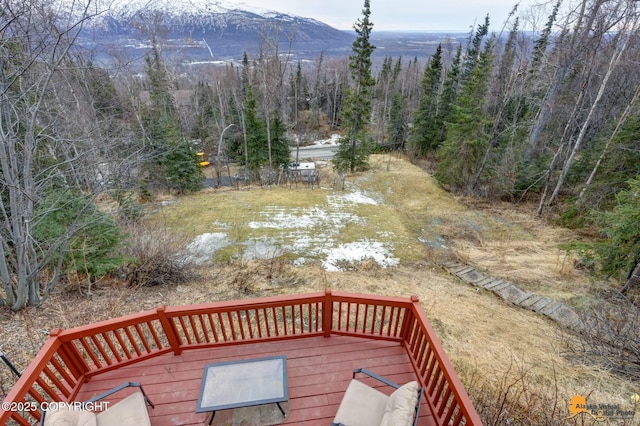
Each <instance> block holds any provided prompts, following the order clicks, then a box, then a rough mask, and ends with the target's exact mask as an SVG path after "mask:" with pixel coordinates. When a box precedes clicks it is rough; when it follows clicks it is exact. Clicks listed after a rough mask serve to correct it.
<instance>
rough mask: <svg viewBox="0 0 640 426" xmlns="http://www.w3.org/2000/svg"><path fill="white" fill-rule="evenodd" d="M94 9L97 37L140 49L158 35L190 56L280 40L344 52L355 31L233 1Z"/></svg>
mask: <svg viewBox="0 0 640 426" xmlns="http://www.w3.org/2000/svg"><path fill="white" fill-rule="evenodd" d="M60 1H65V0H60ZM75 4H79V3H75ZM94 10H95V12H94V16H93V17H92V18H91V20H90V21H89V22H88V25H87V26H86V28H87V30H88V31H87V37H88V38H89V37H90V38H91V40H93V41H96V40H99V41H100V43H101V44H104V43H105V42H106V43H108V44H111V45H112V46H115V47H118V46H120V47H122V46H125V47H128V48H129V50H131V49H133V50H139V49H144V48H148V42H149V40H150V39H151V37H152V36H154V35H155V36H156V38H157V39H160V40H162V41H163V43H166V44H168V45H169V46H172V45H173V47H174V48H175V49H177V50H178V51H179V52H180V55H183V56H184V57H185V60H196V61H197V60H204V59H209V60H211V59H226V58H230V57H233V58H241V57H242V55H243V53H244V52H245V51H247V52H248V53H255V52H257V50H258V48H259V46H260V45H261V44H262V43H265V42H269V43H272V44H273V43H274V42H275V41H276V40H277V41H278V42H279V43H280V44H281V49H280V51H282V52H284V51H288V50H289V48H291V50H292V51H293V52H294V53H296V52H298V53H305V52H306V53H307V54H309V55H311V54H313V55H314V56H317V55H318V54H319V52H320V51H321V50H323V51H324V52H325V54H327V53H328V54H331V52H336V53H337V52H341V53H343V52H346V51H348V50H349V49H350V47H351V42H352V40H353V37H354V35H352V34H350V33H347V32H343V31H339V30H337V29H335V28H332V27H330V26H329V25H326V24H324V23H322V22H320V21H317V20H315V19H311V18H304V17H300V16H294V15H289V14H286V13H281V12H278V11H273V10H267V9H260V8H256V7H253V6H249V5H246V4H244V3H235V2H230V1H215V0H214V1H211V0H133V1H129V0H98V3H94V6H93V8H92V12H93V11H94ZM89 33H91V34H89ZM175 49H174V50H175ZM136 53H140V52H136Z"/></svg>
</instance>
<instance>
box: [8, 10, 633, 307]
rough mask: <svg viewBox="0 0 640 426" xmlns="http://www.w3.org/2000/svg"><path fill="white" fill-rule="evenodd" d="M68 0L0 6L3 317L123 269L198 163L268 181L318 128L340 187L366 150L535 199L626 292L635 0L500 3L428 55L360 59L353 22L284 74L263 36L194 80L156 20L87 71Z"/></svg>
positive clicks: (477, 189) (362, 51)
mask: <svg viewBox="0 0 640 426" xmlns="http://www.w3.org/2000/svg"><path fill="white" fill-rule="evenodd" d="M78 4H79V3H76V4H75V6H76V8H75V10H74V13H68V12H69V11H65V10H64V9H63V8H62V7H56V8H53V7H52V6H51V5H49V2H46V1H40V0H32V1H28V2H14V1H10V0H3V1H2V6H3V7H2V8H1V12H0V30H1V32H2V38H1V40H0V61H1V66H0V85H1V88H0V96H1V97H0V132H1V134H0V138H1V140H2V148H1V149H0V179H1V184H2V185H1V188H2V189H1V190H2V197H1V199H0V208H1V209H2V213H3V214H2V225H3V226H2V245H1V246H0V250H1V254H2V256H0V279H1V280H2V291H1V292H0V304H1V305H5V306H8V307H10V308H11V309H14V310H20V309H22V308H24V307H25V306H28V305H39V304H40V303H42V302H43V301H44V300H45V299H46V297H47V295H48V294H49V293H50V291H51V290H52V289H53V288H54V287H55V285H56V284H57V283H58V282H59V281H60V280H61V279H65V280H79V281H81V282H87V283H90V282H93V281H95V280H97V279H99V278H100V277H103V276H105V275H107V274H110V273H113V272H116V271H121V270H122V268H124V267H125V265H131V264H135V261H133V262H132V259H131V257H130V256H129V255H128V254H126V253H125V252H124V251H123V250H122V247H123V244H124V243H125V242H126V241H127V238H128V235H127V233H126V231H127V230H128V229H129V228H128V227H130V226H132V224H135V223H136V222H137V221H139V220H140V219H141V218H142V217H143V215H144V203H145V202H147V201H150V200H153V199H154V198H155V197H156V196H157V195H158V194H162V193H167V192H171V193H175V194H184V193H188V192H193V191H198V190H199V189H200V188H201V185H202V180H203V170H202V168H200V167H199V166H198V164H197V163H198V161H197V158H198V157H197V156H196V153H198V152H201V153H204V155H206V156H207V157H209V158H208V159H209V162H210V164H211V166H210V167H213V168H215V171H216V175H217V177H218V178H220V177H221V176H222V175H223V170H222V169H223V168H224V167H225V166H227V165H228V164H230V163H231V164H234V165H235V166H236V167H237V168H239V169H240V170H239V172H238V174H239V176H241V177H242V182H243V183H245V184H249V183H251V184H260V185H274V184H278V183H281V182H284V181H285V180H286V178H287V171H288V167H289V165H290V161H291V160H290V155H289V149H290V148H291V147H292V146H293V147H295V146H297V145H301V144H305V143H307V142H310V141H312V140H315V139H319V138H323V137H326V136H328V135H329V134H332V133H339V134H342V135H344V139H343V141H342V144H343V145H344V146H347V147H348V149H344V150H343V152H342V154H339V156H338V161H336V162H335V165H336V167H337V170H338V171H339V172H340V173H341V176H342V177H343V178H346V177H348V174H349V173H354V172H357V171H358V170H365V169H366V167H367V156H368V155H369V153H371V152H376V151H380V150H390V149H391V150H397V151H399V152H402V153H403V154H404V155H406V156H408V158H411V159H412V160H415V161H416V162H422V161H423V160H427V164H429V169H430V170H431V171H432V172H433V173H434V175H435V176H436V178H437V179H438V181H439V182H440V183H441V184H442V185H443V186H444V187H445V188H447V189H448V190H450V191H454V192H457V193H460V194H464V195H477V196H480V197H486V198H487V199H489V200H491V199H500V200H509V201H512V202H513V203H518V202H521V201H522V200H527V201H529V202H530V201H531V200H535V203H536V204H537V206H538V207H537V214H539V215H550V216H549V217H553V218H556V219H558V220H559V221H560V222H561V223H562V224H563V225H565V226H570V227H590V228H593V227H596V229H597V230H599V234H600V236H601V237H602V238H600V239H598V240H597V243H594V244H575V245H574V246H573V247H572V249H573V250H576V251H578V252H580V253H581V255H582V256H583V257H582V258H583V262H584V266H585V267H587V268H591V270H592V272H593V273H594V274H603V275H604V276H607V277H612V278H614V279H615V280H617V282H618V286H619V288H620V289H621V290H622V291H627V290H629V289H630V288H631V287H633V286H634V284H635V283H636V282H637V280H638V275H639V274H640V270H639V269H640V267H639V266H638V265H639V263H638V262H639V258H640V242H639V241H640V238H638V237H639V235H640V234H639V232H640V231H639V227H640V225H639V224H640V218H639V217H638V215H639V213H638V212H639V211H640V208H638V207H639V201H638V185H640V181H639V178H638V175H639V172H640V166H639V164H640V144H639V143H638V136H639V134H640V130H639V129H640V125H639V123H640V110H639V108H638V97H639V96H640V70H639V69H638V67H637V62H638V59H639V58H640V49H639V48H638V42H639V39H638V34H639V28H638V19H639V18H638V17H639V15H638V12H639V11H638V7H639V6H638V4H637V2H635V1H630V0H617V1H604V0H594V1H587V0H581V1H573V2H570V3H563V2H561V1H560V0H558V2H557V3H555V4H552V5H550V7H549V8H547V9H545V8H543V7H541V6H540V7H536V8H535V9H534V10H529V11H518V10H517V9H515V8H514V10H513V13H512V14H511V15H510V18H509V20H508V22H506V23H497V25H496V24H493V23H492V22H491V21H490V16H487V17H486V19H485V20H484V21H483V22H482V23H481V24H479V25H477V27H476V28H474V30H473V31H472V32H471V33H470V34H469V37H468V39H467V40H466V41H465V42H464V43H461V44H457V43H443V44H441V45H440V46H439V47H438V49H437V51H436V53H435V54H434V55H433V56H432V57H431V58H430V60H429V61H426V62H423V61H419V60H418V59H416V58H407V57H386V58H385V59H384V60H383V61H382V62H381V63H379V64H372V63H371V60H370V58H371V53H372V52H373V51H374V49H375V46H373V45H371V43H370V39H369V37H370V33H371V32H372V31H375V22H373V23H371V22H369V16H368V15H367V14H364V15H363V17H362V18H359V17H354V21H356V25H355V29H356V36H357V37H356V41H355V42H354V45H353V46H354V47H353V51H352V53H351V55H350V56H348V55H345V57H343V58H340V57H335V56H333V57H325V56H324V54H323V52H322V51H319V52H317V56H316V60H315V61H312V62H297V61H296V62H294V61H292V60H291V59H290V56H289V55H287V54H286V52H283V51H282V50H281V49H282V47H281V44H280V43H278V42H275V40H278V38H277V36H276V34H277V31H276V33H274V36H273V38H270V37H269V35H268V34H267V35H266V36H265V35H264V34H263V42H262V48H261V49H260V52H259V54H257V55H249V54H245V55H244V60H243V61H242V63H236V62H233V61H231V62H228V63H225V64H215V65H214V64H210V65H209V66H203V67H198V68H189V69H185V68H183V67H180V66H178V65H177V64H175V63H174V62H172V58H171V57H170V56H167V55H163V49H162V48H163V43H164V42H165V40H164V39H163V28H162V25H161V22H160V21H158V20H157V19H156V18H157V16H156V17H155V18H154V16H153V15H152V14H147V15H146V16H148V19H149V20H150V21H149V23H148V25H146V26H143V27H144V28H145V31H147V32H146V34H147V35H148V40H149V46H150V47H149V49H148V51H147V54H146V55H145V57H144V58H138V60H137V61H136V60H135V59H134V60H132V59H131V58H121V62H119V63H117V66H115V67H113V68H108V69H105V68H100V67H99V66H98V65H96V64H95V63H94V61H93V58H94V57H96V56H98V55H99V54H101V53H103V52H96V51H92V50H91V49H90V48H89V47H87V45H81V44H80V43H78V36H79V34H80V33H81V32H82V31H85V30H87V28H88V26H89V25H90V23H91V19H92V17H94V16H96V15H99V14H101V13H103V12H104V10H100V7H99V6H100V4H92V3H89V4H88V5H87V7H86V8H84V9H82V10H80V12H78V10H79V9H78V7H77V6H78ZM365 6H366V7H365V11H366V10H368V7H369V2H365ZM534 16H535V17H537V18H536V19H534ZM542 17H544V18H542ZM137 19H140V16H138V18H137ZM536 23H538V24H536ZM540 23H542V24H540ZM494 26H495V27H496V28H494ZM532 26H533V28H532ZM116 59H117V58H116ZM142 62H143V64H142V65H143V66H142V67H143V68H144V73H142V74H141V73H139V72H136V71H134V70H135V69H140V65H141V63H142ZM345 165H346V166H345ZM225 170H228V168H227V169H225ZM218 182H221V180H220V179H218ZM105 200H107V201H108V203H107V202H105ZM107 204H108V205H109V206H110V208H109V209H105V205H107ZM125 275H126V274H125Z"/></svg>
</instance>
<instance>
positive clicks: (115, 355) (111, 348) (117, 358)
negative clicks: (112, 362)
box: [100, 333, 122, 363]
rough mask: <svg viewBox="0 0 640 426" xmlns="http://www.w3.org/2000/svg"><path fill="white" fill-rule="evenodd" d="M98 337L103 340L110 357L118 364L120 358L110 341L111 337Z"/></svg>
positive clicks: (104, 335)
mask: <svg viewBox="0 0 640 426" xmlns="http://www.w3.org/2000/svg"><path fill="white" fill-rule="evenodd" d="M100 336H102V340H104V341H105V343H106V344H107V346H109V351H110V352H111V356H113V357H114V358H115V359H116V361H117V362H118V363H120V362H122V357H121V356H120V354H119V353H118V351H117V350H116V347H115V346H114V344H113V342H112V341H111V337H109V335H108V334H107V333H100Z"/></svg>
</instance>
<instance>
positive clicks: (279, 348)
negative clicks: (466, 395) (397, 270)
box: [77, 336, 429, 426]
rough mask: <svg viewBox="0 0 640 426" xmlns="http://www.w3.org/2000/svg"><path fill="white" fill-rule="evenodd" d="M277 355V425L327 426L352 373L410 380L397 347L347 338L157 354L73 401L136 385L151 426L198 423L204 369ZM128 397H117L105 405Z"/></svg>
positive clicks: (95, 382) (100, 380)
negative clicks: (280, 394)
mask: <svg viewBox="0 0 640 426" xmlns="http://www.w3.org/2000/svg"><path fill="white" fill-rule="evenodd" d="M281 354H285V355H286V356H287V374H288V380H289V409H290V412H289V416H288V418H287V419H286V420H285V421H284V422H283V423H282V424H283V425H308V426H314V425H327V424H329V423H330V422H331V420H332V419H333V416H334V415H335V413H336V411H337V409H338V405H339V404H340V401H341V400H342V396H343V394H344V391H345V390H346V388H347V385H348V383H349V381H350V380H351V375H352V372H353V369H355V368H360V367H363V368H368V369H370V370H372V371H374V372H376V373H378V374H381V375H383V376H385V377H387V378H389V379H390V380H393V381H395V382H397V383H405V382H407V381H409V380H415V374H414V372H413V369H412V367H411V364H410V362H409V358H408V356H407V354H406V352H405V350H404V349H403V348H402V346H400V344H399V343H395V342H388V341H380V340H368V339H361V338H356V337H348V336H332V337H330V338H323V337H310V338H306V339H292V340H289V341H280V342H272V343H256V344H243V345H241V346H227V347H220V348H215V349H211V348H209V349H206V348H205V349H194V350H185V351H184V352H183V353H182V354H180V355H179V356H174V355H173V354H165V355H161V356H158V357H156V358H152V359H150V360H146V361H142V362H140V363H138V364H134V365H130V366H127V367H123V368H120V369H118V370H114V371H110V372H106V373H103V374H100V375H96V376H94V377H92V378H91V380H90V381H89V382H88V383H86V384H85V385H83V387H82V389H81V391H80V394H79V395H78V398H77V399H78V400H86V399H89V398H90V397H92V396H94V395H96V394H99V393H101V392H104V391H106V390H108V389H111V388H113V387H115V386H117V385H119V384H121V383H123V382H126V381H139V382H141V383H142V385H143V387H144V389H145V391H146V392H147V394H148V395H149V398H150V399H151V400H152V401H153V402H154V404H155V405H156V408H155V409H149V414H150V417H151V422H152V424H153V425H154V426H156V425H158V426H164V425H188V424H204V423H205V422H206V421H207V420H208V416H209V414H207V413H196V412H195V407H196V401H197V398H198V393H199V390H200V382H201V378H202V372H203V370H204V366H205V364H208V363H211V362H220V361H227V360H234V359H247V358H257V357H263V356H272V355H281ZM358 378H359V379H361V380H363V381H364V382H366V383H368V384H370V385H373V386H376V387H378V388H379V389H380V390H381V391H383V392H385V393H390V392H391V391H392V389H391V388H389V387H386V386H384V385H381V384H380V383H379V382H376V381H374V380H373V379H367V378H366V377H364V376H358ZM128 393H129V391H126V392H125V391H122V392H119V393H118V394H116V395H114V396H113V399H110V401H111V403H112V404H113V403H115V402H117V401H118V400H120V399H121V398H123V397H125V396H126V395H127V394H128ZM428 413H429V412H428V408H427V405H426V403H424V402H423V407H422V410H421V421H420V424H421V425H422V424H423V423H424V424H429V422H428V419H429V415H428ZM214 424H215V422H214Z"/></svg>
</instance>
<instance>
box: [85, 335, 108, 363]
mask: <svg viewBox="0 0 640 426" xmlns="http://www.w3.org/2000/svg"><path fill="white" fill-rule="evenodd" d="M90 338H91V342H92V343H93V344H94V346H95V347H96V349H98V352H100V355H102V360H103V361H104V362H105V363H106V364H107V365H111V357H109V356H108V355H107V353H106V352H105V350H104V348H103V347H102V344H101V343H100V341H99V340H98V337H97V336H96V335H95V334H94V335H93V336H90Z"/></svg>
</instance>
